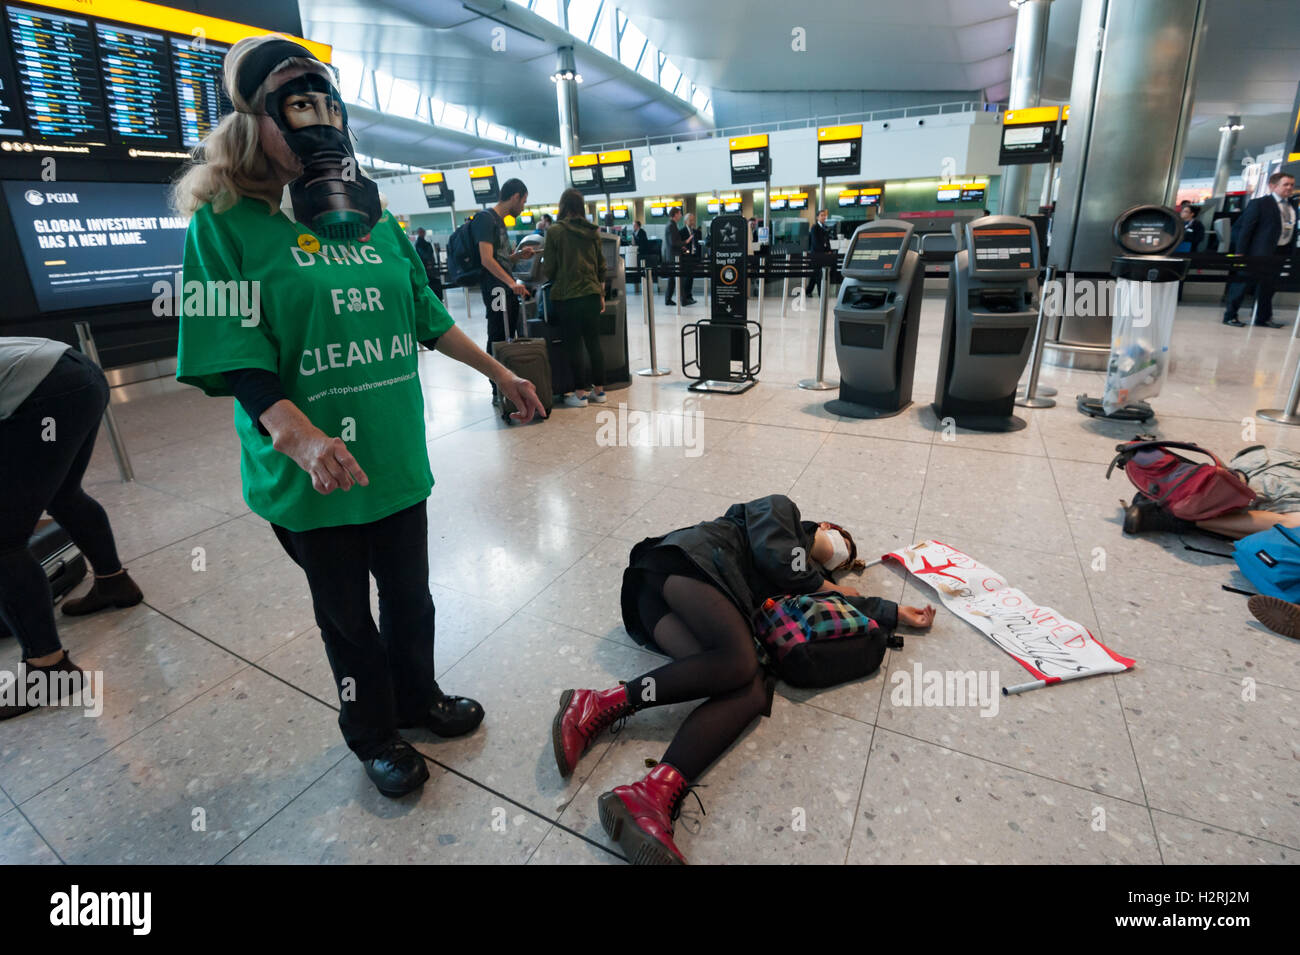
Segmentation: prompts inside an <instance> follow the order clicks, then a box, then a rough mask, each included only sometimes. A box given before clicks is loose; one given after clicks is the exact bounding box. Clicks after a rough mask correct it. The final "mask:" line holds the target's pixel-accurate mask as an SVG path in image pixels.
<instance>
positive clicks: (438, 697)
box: [397, 689, 483, 739]
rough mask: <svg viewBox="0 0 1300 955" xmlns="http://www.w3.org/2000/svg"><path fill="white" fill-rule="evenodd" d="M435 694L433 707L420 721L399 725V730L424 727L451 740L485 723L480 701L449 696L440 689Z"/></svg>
mask: <svg viewBox="0 0 1300 955" xmlns="http://www.w3.org/2000/svg"><path fill="white" fill-rule="evenodd" d="M434 694H435V695H434V701H433V703H432V705H430V707H429V709H428V710H427V711H426V712H424V713H422V714H421V715H420V718H419V719H418V720H416V721H414V722H411V723H399V724H397V728H398V729H403V730H408V729H413V728H415V727H417V726H422V727H424V728H425V729H427V730H429V731H430V732H431V733H433V734H434V735H435V736H441V737H443V738H444V739H450V738H451V737H453V736H464V735H465V734H466V733H472V732H473V731H474V730H476V729H478V725H479V724H480V723H482V722H483V707H482V706H481V705H480V704H479V703H478V701H476V700H471V699H469V698H468V697H464V696H447V695H446V694H445V693H443V692H442V690H439V689H435V690H434Z"/></svg>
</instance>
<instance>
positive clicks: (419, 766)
mask: <svg viewBox="0 0 1300 955" xmlns="http://www.w3.org/2000/svg"><path fill="white" fill-rule="evenodd" d="M361 765H362V766H364V767H366V775H367V776H369V777H370V781H371V782H372V783H374V784H375V788H376V789H378V790H379V791H380V792H381V793H383V794H384V795H385V796H387V797H389V798H390V799H397V798H400V797H401V796H405V795H406V794H407V793H409V792H414V791H415V790H417V789H419V788H420V787H421V786H423V785H424V784H425V782H426V781H427V780H428V778H429V767H428V766H426V765H425V762H424V757H423V756H421V755H420V754H419V753H418V752H416V749H415V747H414V746H412V745H411V744H410V743H408V742H407V741H406V740H404V739H400V738H394V739H393V740H392V741H391V742H389V743H387V744H386V745H385V746H384V748H383V749H382V750H380V751H379V752H378V753H377V754H376V755H375V756H373V757H371V758H370V759H363V760H362V761H361Z"/></svg>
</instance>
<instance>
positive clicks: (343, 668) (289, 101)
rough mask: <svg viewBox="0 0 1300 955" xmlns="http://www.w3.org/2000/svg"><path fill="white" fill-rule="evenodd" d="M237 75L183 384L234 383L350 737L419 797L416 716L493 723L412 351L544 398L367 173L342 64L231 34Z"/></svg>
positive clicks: (260, 483)
mask: <svg viewBox="0 0 1300 955" xmlns="http://www.w3.org/2000/svg"><path fill="white" fill-rule="evenodd" d="M224 79H225V85H226V89H227V91H228V93H229V95H230V99H231V101H232V102H233V103H234V106H235V111H234V112H233V113H231V114H229V115H228V116H226V117H225V118H223V119H222V121H221V122H220V124H219V125H218V126H217V127H216V128H215V129H214V130H213V131H212V132H211V133H210V134H209V135H208V137H207V138H206V139H205V140H204V141H203V144H202V145H201V146H200V147H199V148H198V149H197V150H196V152H195V159H194V161H193V163H192V164H191V165H190V166H189V167H188V168H187V170H186V171H185V173H184V175H183V176H182V177H181V178H180V180H179V181H178V182H177V184H176V187H175V190H174V195H173V202H174V204H175V206H176V208H177V210H178V211H179V212H181V213H182V214H185V215H189V216H191V219H190V224H189V230H188V232H187V235H186V240H185V257H184V273H183V277H184V286H183V288H182V289H179V290H177V292H178V297H179V298H180V306H181V323H180V343H179V357H178V368H177V378H178V379H179V380H180V381H182V382H185V383H187V384H192V385H195V386H197V387H199V388H202V389H203V390H204V392H206V393H207V394H209V395H231V394H233V395H234V396H235V398H236V403H235V430H236V432H237V433H238V435H239V441H240V446H241V459H240V470H241V473H242V477H243V487H244V498H245V500H246V501H247V502H248V506H249V507H250V508H251V509H252V510H253V511H254V512H255V513H257V514H258V515H260V516H261V517H263V518H265V519H266V520H267V521H269V522H270V523H271V525H272V528H273V530H274V532H275V535H276V537H277V538H278V539H279V541H280V543H281V545H282V546H283V547H284V549H285V550H286V551H287V552H288V554H289V556H290V557H291V558H292V559H293V560H294V562H295V563H297V564H298V565H299V567H301V568H302V570H303V572H304V573H305V575H306V577H307V583H308V585H309V587H310V589H311V595H312V605H313V609H314V612H315V616H316V621H317V623H318V624H319V626H320V631H321V638H322V640H323V641H324V644H325V651H326V655H327V656H328V658H329V662H330V666H331V668H332V669H333V671H334V678H335V682H336V684H337V685H338V688H339V699H340V703H341V708H340V714H339V726H340V728H341V729H342V731H343V736H344V739H345V740H346V741H347V743H348V746H349V747H351V749H352V751H353V752H354V753H355V754H356V755H357V757H358V758H359V759H360V760H361V761H362V763H363V765H364V767H365V770H366V773H367V774H368V775H369V777H370V778H371V780H372V781H373V782H374V783H375V786H376V787H377V788H378V789H379V791H380V792H382V793H383V794H384V795H386V796H392V797H397V796H402V795H405V794H406V793H408V792H411V791H413V790H415V789H418V788H419V787H420V786H422V785H423V783H424V782H425V780H427V779H428V776H429V772H428V768H427V767H426V765H425V762H424V759H423V758H422V757H421V756H420V754H419V753H418V752H416V750H415V749H414V748H413V747H412V746H410V745H409V744H408V743H406V742H405V741H404V740H403V739H402V738H401V736H400V735H398V730H399V729H403V728H410V727H416V726H420V727H426V728H428V729H429V730H431V731H432V732H434V733H435V734H437V735H439V736H458V735H461V734H464V733H468V732H471V731H472V730H474V729H475V728H476V727H477V726H478V725H479V723H480V722H481V721H482V719H483V710H482V707H481V706H479V704H478V703H476V702H474V701H473V700H470V699H466V698H464V697H458V696H448V695H446V694H445V693H443V692H442V690H441V689H440V688H439V686H438V684H437V682H436V681H435V679H434V662H433V644H434V606H433V600H432V597H431V596H430V593H429V585H428V578H429V566H428V517H427V513H426V510H425V508H426V503H425V502H426V499H427V498H428V496H429V493H430V491H431V489H432V485H433V478H432V475H431V472H430V469H429V460H428V454H427V451H426V447H425V440H426V439H425V430H424V401H423V395H422V392H421V389H420V380H419V373H418V355H417V348H416V345H417V343H419V344H423V345H425V346H426V347H428V348H435V347H436V349H437V350H438V351H440V352H442V353H443V354H445V355H447V356H449V357H451V358H454V359H456V360H457V361H460V362H463V363H464V364H466V365H468V366H470V367H471V368H474V369H475V370H477V371H479V372H481V373H482V374H484V375H486V376H487V377H489V378H491V379H492V380H493V381H494V382H495V383H496V384H497V387H499V388H500V389H501V390H502V391H503V393H504V394H506V395H507V396H508V397H509V398H510V400H511V401H513V402H514V403H515V405H516V406H517V407H518V408H520V409H522V410H521V411H520V412H517V417H518V418H519V419H520V420H524V421H526V420H529V419H531V418H532V416H533V414H534V413H537V414H541V413H543V412H542V406H541V403H540V402H539V401H538V399H537V395H536V392H535V390H534V389H533V386H532V385H531V384H530V383H529V382H527V381H525V380H524V379H522V378H519V377H518V376H516V375H514V374H513V373H511V372H510V371H508V370H507V369H506V368H504V367H503V366H502V365H501V364H499V363H498V362H497V361H495V360H494V359H492V358H491V357H489V356H488V355H486V354H485V353H484V352H483V351H482V349H480V348H479V347H478V346H477V345H476V344H474V343H473V342H472V341H471V340H470V339H469V338H468V337H467V336H466V335H465V333H464V332H462V331H461V330H460V329H459V328H457V327H456V326H455V325H454V324H453V323H452V320H451V317H450V316H449V315H448V314H447V311H446V309H445V308H443V305H442V303H441V302H440V301H439V300H438V299H437V298H436V297H435V296H434V295H433V293H432V291H430V289H429V287H428V282H427V279H426V276H425V271H424V266H423V265H422V264H421V262H420V259H419V256H418V254H417V253H416V251H415V249H414V248H413V247H412V245H411V243H410V242H409V241H408V240H407V239H406V236H405V235H404V234H403V232H402V230H401V228H400V226H399V225H398V224H397V222H396V220H394V218H393V217H392V216H391V215H390V214H388V213H387V212H385V211H384V210H383V207H382V203H381V200H380V196H379V190H378V188H377V187H376V185H375V183H374V182H373V181H371V180H370V179H368V178H366V177H365V176H364V175H363V174H362V172H361V170H360V168H359V165H358V163H357V161H356V157H355V155H354V153H353V150H352V144H351V141H350V139H349V135H348V128H347V111H346V108H345V107H344V105H343V101H342V98H341V97H340V95H339V91H338V89H337V87H336V86H335V83H334V77H333V74H332V73H331V71H330V70H329V68H328V67H326V66H325V65H324V64H323V63H321V62H320V61H319V60H317V59H316V58H315V57H314V56H313V55H312V54H311V52H310V51H308V50H307V49H306V48H304V47H302V46H301V45H299V44H297V43H293V42H291V41H289V40H286V39H284V38H283V37H278V36H262V37H255V38H249V39H245V40H241V41H240V42H239V43H236V44H235V45H234V46H233V47H232V48H231V50H230V52H229V53H228V54H227V55H226V60H225V65H224ZM232 290H233V291H232ZM217 292H220V293H221V294H215V293H217ZM232 296H234V297H237V302H238V306H239V307H237V308H235V307H230V303H231V301H233V300H235V298H232ZM372 574H373V575H374V578H375V581H376V583H377V585H378V588H379V624H378V626H377V627H376V625H375V621H374V619H373V618H372V616H371V612H370V576H371V575H372Z"/></svg>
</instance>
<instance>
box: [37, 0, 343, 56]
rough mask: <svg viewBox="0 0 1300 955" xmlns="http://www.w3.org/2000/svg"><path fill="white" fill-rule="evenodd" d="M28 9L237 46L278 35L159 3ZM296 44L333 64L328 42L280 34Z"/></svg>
mask: <svg viewBox="0 0 1300 955" xmlns="http://www.w3.org/2000/svg"><path fill="white" fill-rule="evenodd" d="M24 5H25V6H33V7H46V8H49V9H52V10H67V11H69V12H71V13H79V14H81V15H82V16H92V17H100V18H103V19H105V20H117V21H118V22H120V23H131V24H134V25H136V26H142V27H153V28H154V29H155V30H165V31H167V32H168V33H179V34H181V35H182V36H186V35H188V36H192V37H195V38H201V39H204V40H215V41H216V42H218V43H234V42H235V41H237V40H242V39H244V37H248V36H263V35H265V34H267V33H276V32H278V31H276V30H264V29H262V28H261V27H254V26H249V25H248V24H246V23H236V22H234V21H233V20H222V19H220V18H218V17H205V16H203V15H202V14H198V13H190V12H189V11H188V10H176V9H174V8H172V7H164V6H161V5H159V4H156V3H144V2H143V0H24ZM281 35H282V36H285V37H288V38H289V39H290V40H293V42H295V43H301V44H302V45H303V46H305V47H306V48H307V49H309V50H311V52H312V54H313V55H314V56H315V57H316V59H318V60H320V61H321V62H322V63H328V62H329V61H330V55H331V47H330V46H329V44H327V43H316V42H313V41H312V40H305V39H303V38H302V37H300V36H293V35H292V34H287V33H286V34H281Z"/></svg>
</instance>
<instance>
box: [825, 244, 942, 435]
mask: <svg viewBox="0 0 1300 955" xmlns="http://www.w3.org/2000/svg"><path fill="white" fill-rule="evenodd" d="M911 242H912V226H911V224H910V223H907V222H902V221H900V220H897V219H878V220H876V221H875V222H869V223H867V224H866V225H861V226H858V228H857V229H855V230H854V232H853V238H852V239H850V240H849V247H848V250H847V251H846V252H845V253H844V264H843V266H842V267H841V271H842V272H843V273H844V282H843V283H842V284H841V285H840V294H839V298H838V300H837V301H836V302H835V357H836V359H837V360H838V362H839V366H840V396H839V397H838V398H836V399H834V400H833V401H828V402H826V410H827V411H829V412H831V413H832V414H837V415H843V416H844V417H847V418H888V417H891V416H893V415H896V414H898V413H899V412H901V411H902V410H903V409H904V408H906V407H907V406H908V405H910V404H911V403H912V376H913V373H914V372H915V370H916V340H917V332H918V328H919V325H920V320H921V294H922V289H923V287H924V284H925V269H924V268H922V266H921V256H920V254H919V253H918V252H916V251H915V250H913V249H912V248H911Z"/></svg>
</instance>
